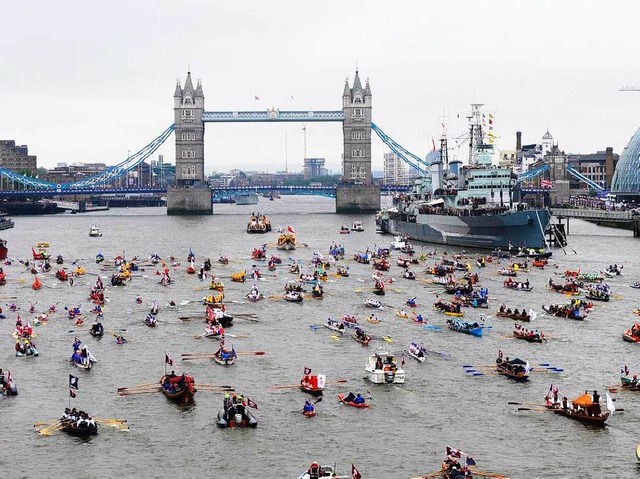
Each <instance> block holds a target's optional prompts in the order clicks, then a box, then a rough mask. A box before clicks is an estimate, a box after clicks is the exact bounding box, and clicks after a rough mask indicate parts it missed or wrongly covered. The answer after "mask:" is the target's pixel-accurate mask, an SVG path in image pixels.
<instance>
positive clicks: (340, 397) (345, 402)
mask: <svg viewBox="0 0 640 479" xmlns="http://www.w3.org/2000/svg"><path fill="white" fill-rule="evenodd" d="M344 398H345V395H344V394H338V399H339V400H340V402H341V403H343V404H348V405H349V406H353V407H358V408H364V407H369V404H368V403H366V402H365V403H362V404H356V403H354V402H353V401H345V400H344Z"/></svg>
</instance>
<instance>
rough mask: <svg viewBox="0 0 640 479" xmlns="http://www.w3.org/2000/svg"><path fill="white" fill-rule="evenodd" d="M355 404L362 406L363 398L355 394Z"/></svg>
mask: <svg viewBox="0 0 640 479" xmlns="http://www.w3.org/2000/svg"><path fill="white" fill-rule="evenodd" d="M353 402H354V403H355V404H364V398H363V397H362V396H361V395H360V393H358V394H356V397H355V399H354V400H353Z"/></svg>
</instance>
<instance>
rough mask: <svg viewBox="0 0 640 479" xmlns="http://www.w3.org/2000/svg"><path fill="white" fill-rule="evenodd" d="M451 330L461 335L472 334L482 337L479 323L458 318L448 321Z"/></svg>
mask: <svg viewBox="0 0 640 479" xmlns="http://www.w3.org/2000/svg"><path fill="white" fill-rule="evenodd" d="M447 326H448V327H449V329H452V330H454V331H457V332H459V333H465V334H470V335H472V336H477V337H479V338H481V337H482V326H481V325H480V324H478V323H470V322H468V321H462V320H460V319H456V318H449V319H447Z"/></svg>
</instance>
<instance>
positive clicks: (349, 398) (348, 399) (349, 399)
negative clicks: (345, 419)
mask: <svg viewBox="0 0 640 479" xmlns="http://www.w3.org/2000/svg"><path fill="white" fill-rule="evenodd" d="M355 400H356V395H355V394H353V392H351V391H349V394H347V396H346V397H345V398H344V402H355Z"/></svg>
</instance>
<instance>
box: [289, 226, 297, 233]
mask: <svg viewBox="0 0 640 479" xmlns="http://www.w3.org/2000/svg"><path fill="white" fill-rule="evenodd" d="M287 230H288V231H289V233H295V232H296V230H295V229H293V226H291V225H289V226H287Z"/></svg>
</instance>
